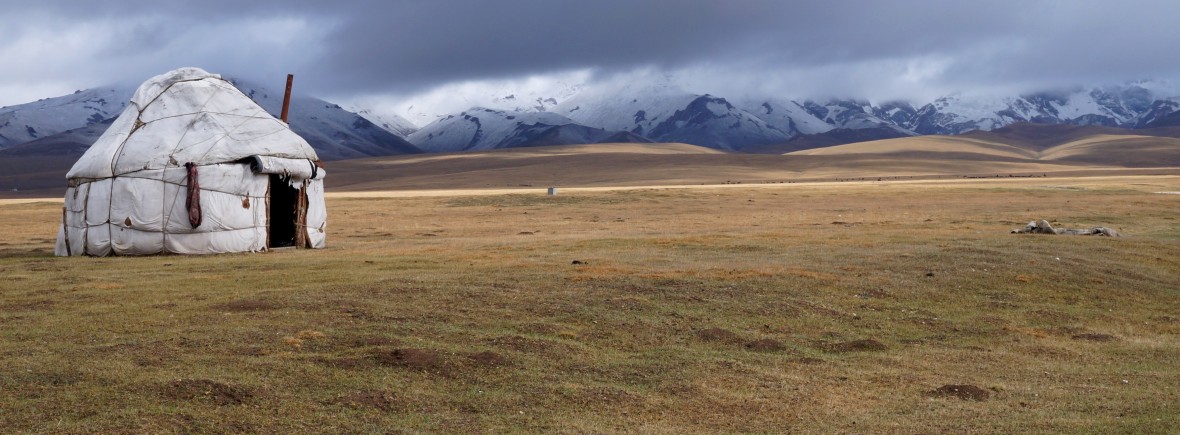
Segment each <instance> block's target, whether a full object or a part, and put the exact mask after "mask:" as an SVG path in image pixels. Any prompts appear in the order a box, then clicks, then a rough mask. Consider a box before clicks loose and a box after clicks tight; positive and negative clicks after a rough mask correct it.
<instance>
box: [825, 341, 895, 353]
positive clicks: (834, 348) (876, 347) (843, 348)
mask: <svg viewBox="0 0 1180 435" xmlns="http://www.w3.org/2000/svg"><path fill="white" fill-rule="evenodd" d="M822 347H823V349H824V350H826V351H828V352H835V353H844V352H875V351H882V350H885V349H888V347H886V346H885V344H884V343H881V342H879V341H877V340H872V339H869V340H853V341H845V342H841V343H829V344H826V345H824V346H822Z"/></svg>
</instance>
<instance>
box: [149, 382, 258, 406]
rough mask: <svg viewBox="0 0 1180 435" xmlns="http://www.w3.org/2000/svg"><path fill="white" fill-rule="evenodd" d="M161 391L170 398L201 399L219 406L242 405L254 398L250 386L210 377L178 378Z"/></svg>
mask: <svg viewBox="0 0 1180 435" xmlns="http://www.w3.org/2000/svg"><path fill="white" fill-rule="evenodd" d="M161 393H162V394H163V396H164V397H166V398H169V399H176V400H193V399H201V400H206V401H209V402H212V403H213V404H215V405H217V406H227V405H241V404H243V403H246V402H248V401H250V399H253V398H254V392H253V391H251V390H250V389H248V388H245V387H241V386H235V385H229V384H223V383H220V382H216V381H211V380H208V379H177V380H174V381H172V382H169V383H167V384H165V385H164V386H162V387H161Z"/></svg>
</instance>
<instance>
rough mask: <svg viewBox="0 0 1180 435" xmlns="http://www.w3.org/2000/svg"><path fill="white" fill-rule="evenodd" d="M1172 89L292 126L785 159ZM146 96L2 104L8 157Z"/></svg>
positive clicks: (70, 144)
mask: <svg viewBox="0 0 1180 435" xmlns="http://www.w3.org/2000/svg"><path fill="white" fill-rule="evenodd" d="M231 82H233V83H234V84H235V85H236V86H237V87H238V88H239V89H241V90H242V91H243V92H244V93H246V94H247V95H249V96H250V97H251V98H253V99H254V100H255V101H256V102H258V103H259V104H260V105H261V106H262V107H264V108H265V109H266V110H267V111H269V112H271V113H272V114H274V113H278V111H279V109H280V108H279V105H280V104H281V98H282V97H281V94H280V93H279V92H275V91H274V90H273V89H270V88H267V87H265V86H261V85H259V84H257V83H254V82H251V81H247V80H242V79H231ZM1169 86H1170V85H1167V84H1166V83H1162V82H1152V81H1140V82H1130V83H1126V84H1123V85H1118V86H1104V87H1092V88H1074V89H1070V90H1066V91H1056V92H1040V93H1028V94H1023V95H1016V96H1000V97H978V96H970V95H964V94H956V95H949V96H945V97H942V98H938V99H936V100H934V101H932V102H929V103H927V104H924V105H915V104H912V103H910V102H905V101H891V102H883V103H872V102H869V101H867V100H864V99H855V98H849V99H827V100H802V101H798V100H791V99H789V98H783V97H777V96H766V97H763V96H759V97H749V96H743V97H740V98H730V97H726V96H721V95H711V94H698V93H692V92H687V91H685V90H683V89H682V88H681V87H679V86H677V85H675V84H674V83H672V81H671V80H669V79H666V78H665V79H661V80H653V81H635V82H632V83H626V84H624V85H621V86H614V87H604V86H591V85H568V86H564V87H562V88H561V89H560V90H558V91H555V92H556V93H555V94H554V95H551V96H547V95H539V94H536V93H527V94H525V93H506V94H505V95H495V96H490V97H489V98H483V99H480V100H479V101H483V102H484V103H486V104H485V105H483V106H476V107H471V108H469V109H467V110H463V111H460V112H458V113H451V114H434V115H431V114H428V113H426V112H423V111H419V112H415V113H413V114H412V116H410V117H409V118H410V119H414V120H415V121H417V122H418V123H424V120H426V119H433V121H431V122H429V123H425V124H424V125H421V126H420V127H419V125H418V124H415V122H411V121H410V120H408V119H407V118H405V117H401V116H398V115H396V114H393V113H381V112H377V111H374V110H370V109H367V108H364V107H359V106H348V108H347V109H345V108H343V107H341V106H340V105H337V104H335V103H332V102H328V101H325V100H322V99H318V98H314V97H310V96H307V95H303V94H300V93H296V94H295V95H294V97H293V101H292V108H291V126H292V129H294V130H295V131H296V132H297V133H299V134H300V135H302V136H303V137H304V138H306V139H307V140H308V142H310V143H311V144H312V146H313V147H315V148H316V150H317V152H318V153H319V155H320V157H321V158H323V159H325V160H341V159H351V158H358V157H371V156H384V155H397V154H406V153H417V152H421V151H425V152H454V151H474V150H491V149H499V148H513V147H528V146H545V145H563V144H587V143H601V142H681V143H687V144H694V145H700V146H704V147H708V148H713V149H718V150H724V151H738V152H756V153H783V152H791V151H798V150H803V149H810V148H816V147H823V146H832V145H839V144H844V143H851V142H861V141H869V140H877V139H886V138H896V137H905V136H915V135H931V134H937V135H959V134H964V133H967V132H972V131H991V130H995V129H998V128H1001V127H1004V126H1007V125H1012V124H1017V123H1035V124H1054V125H1057V124H1062V125H1094V126H1108V127H1121V128H1131V129H1143V128H1151V127H1159V126H1167V125H1180V97H1177V96H1176V95H1175V94H1174V93H1172V92H1170V91H1169V89H1170V88H1169ZM132 91H133V90H132V89H130V88H128V87H101V88H94V89H87V90H81V91H77V92H75V93H73V94H70V95H66V96H61V97H57V98H49V99H44V100H40V101H36V102H31V103H27V104H21V105H17V106H10V107H3V108H0V155H4V154H13V153H23V154H29V153H37V152H38V150H40V152H43V153H46V154H53V153H55V152H56V153H62V152H65V151H66V150H75V151H76V150H79V149H85V147H87V146H89V143H91V142H93V140H94V139H95V138H97V135H100V134H101V133H102V132H103V131H104V130H105V127H104V126H105V124H104V123H103V121H104V120H108V119H110V118H113V117H115V116H117V115H118V114H119V113H120V112H121V111H122V110H123V108H124V107H125V105H126V101H127V100H128V97H129V96H130V94H131V92H132ZM505 92H508V91H505ZM460 97H461V96H456V98H460ZM463 98H466V97H463ZM464 101H466V100H464ZM471 101H476V99H472V100H471ZM432 116H433V118H432Z"/></svg>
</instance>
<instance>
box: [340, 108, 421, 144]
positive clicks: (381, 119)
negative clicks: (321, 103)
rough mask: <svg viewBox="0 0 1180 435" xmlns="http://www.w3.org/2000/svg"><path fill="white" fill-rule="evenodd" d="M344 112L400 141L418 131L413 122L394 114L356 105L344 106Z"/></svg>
mask: <svg viewBox="0 0 1180 435" xmlns="http://www.w3.org/2000/svg"><path fill="white" fill-rule="evenodd" d="M345 110H348V111H349V112H352V113H355V114H357V115H360V116H361V117H362V118H365V119H367V120H369V122H372V123H373V124H376V125H377V126H378V127H381V128H383V129H385V131H388V132H390V133H393V134H394V135H396V136H397V137H400V138H402V139H405V138H406V137H407V136H409V135H410V134H412V133H414V132H415V131H418V126H417V125H414V123H413V122H410V120H408V119H406V118H403V117H402V116H401V115H398V114H396V113H385V112H378V111H375V110H373V109H369V108H365V107H363V106H359V105H356V104H350V105H348V106H345Z"/></svg>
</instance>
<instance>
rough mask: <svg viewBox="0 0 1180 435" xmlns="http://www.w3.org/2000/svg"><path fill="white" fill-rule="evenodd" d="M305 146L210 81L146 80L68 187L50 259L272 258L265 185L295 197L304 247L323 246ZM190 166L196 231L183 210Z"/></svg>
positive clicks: (196, 74) (312, 159)
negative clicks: (277, 182) (279, 183)
mask: <svg viewBox="0 0 1180 435" xmlns="http://www.w3.org/2000/svg"><path fill="white" fill-rule="evenodd" d="M317 161H318V157H317V156H316V153H315V150H313V149H312V148H311V146H310V145H308V143H307V141H305V140H303V138H301V137H299V135H297V134H295V133H294V132H292V131H291V129H290V128H288V127H287V125H286V124H285V123H283V122H282V121H280V120H278V119H275V118H274V117H273V116H271V115H270V114H268V113H267V112H266V111H265V110H264V109H262V107H260V106H259V105H258V104H256V103H255V102H254V101H253V100H251V99H250V98H249V97H247V96H246V95H245V94H242V92H241V91H239V90H238V89H237V88H235V87H234V86H233V85H232V84H230V83H229V82H227V81H225V80H223V79H222V78H221V76H219V75H217V74H210V73H208V72H205V71H203V70H201V69H199V68H181V69H177V70H175V71H170V72H167V73H164V74H161V75H158V76H156V77H152V78H151V79H149V80H148V81H147V82H145V83H144V84H143V85H140V87H139V89H138V90H136V91H135V94H134V95H133V96H132V98H131V102H130V104H129V105H128V106H127V108H126V109H125V110H124V111H123V113H122V114H121V115H119V118H118V119H116V120H115V122H114V124H112V125H111V127H110V128H109V129H107V131H106V132H105V133H103V135H102V136H101V137H99V138H98V140H97V141H96V142H95V143H94V145H92V146H91V147H90V149H89V150H87V151H86V153H85V154H83V155H82V157H81V158H79V159H78V162H77V163H75V164H74V166H73V168H71V169H70V171H69V173H68V174H67V175H66V178H67V179H68V180H69V188H68V189H67V190H66V197H65V208H64V210H63V219H62V227H61V230H60V231H59V232H58V240H57V246H56V249H55V253H56V254H57V255H98V256H102V255H144V254H156V253H178V254H210V253H221V252H242V251H259V250H263V249H266V248H267V235H268V234H267V232H268V229H269V226H268V212H267V206H268V198H269V196H268V192H269V189H270V188H271V186H270V180H271V177H270V174H279V175H281V176H282V177H281V178H282V180H283V182H284V183H289V185H290V186H292V187H294V188H296V189H301V190H302V192H303V195H302V196H303V197H305V198H306V204H305V205H303V207H305V208H304V212H305V215H306V219H305V221H301V222H299V226H300V228H298V229H297V231H305V232H306V234H305V236H306V239H305V240H306V246H308V247H313V248H320V247H323V246H324V239H325V233H324V231H325V226H326V218H327V213H326V210H325V209H324V197H323V181H322V180H323V177H324V175H325V174H324V170H323V169H322V168H318V167H317V165H316V162H317ZM186 163H192V164H194V165H196V168H197V170H196V172H197V174H198V176H197V180H198V182H197V183H194V185H195V186H196V185H199V187H200V190H199V198H200V201H199V202H200V212H201V213H200V214H201V216H202V217H203V219H202V221H201V223H200V225H199V226H197V227H195V228H194V227H193V226H192V225H191V224H190V221H189V210H188V209H187V208H186V194H187V188H188V185H189V184H188V183H189V182H188V179H189V177H188V172H187V170H186V168H185V164H186Z"/></svg>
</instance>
